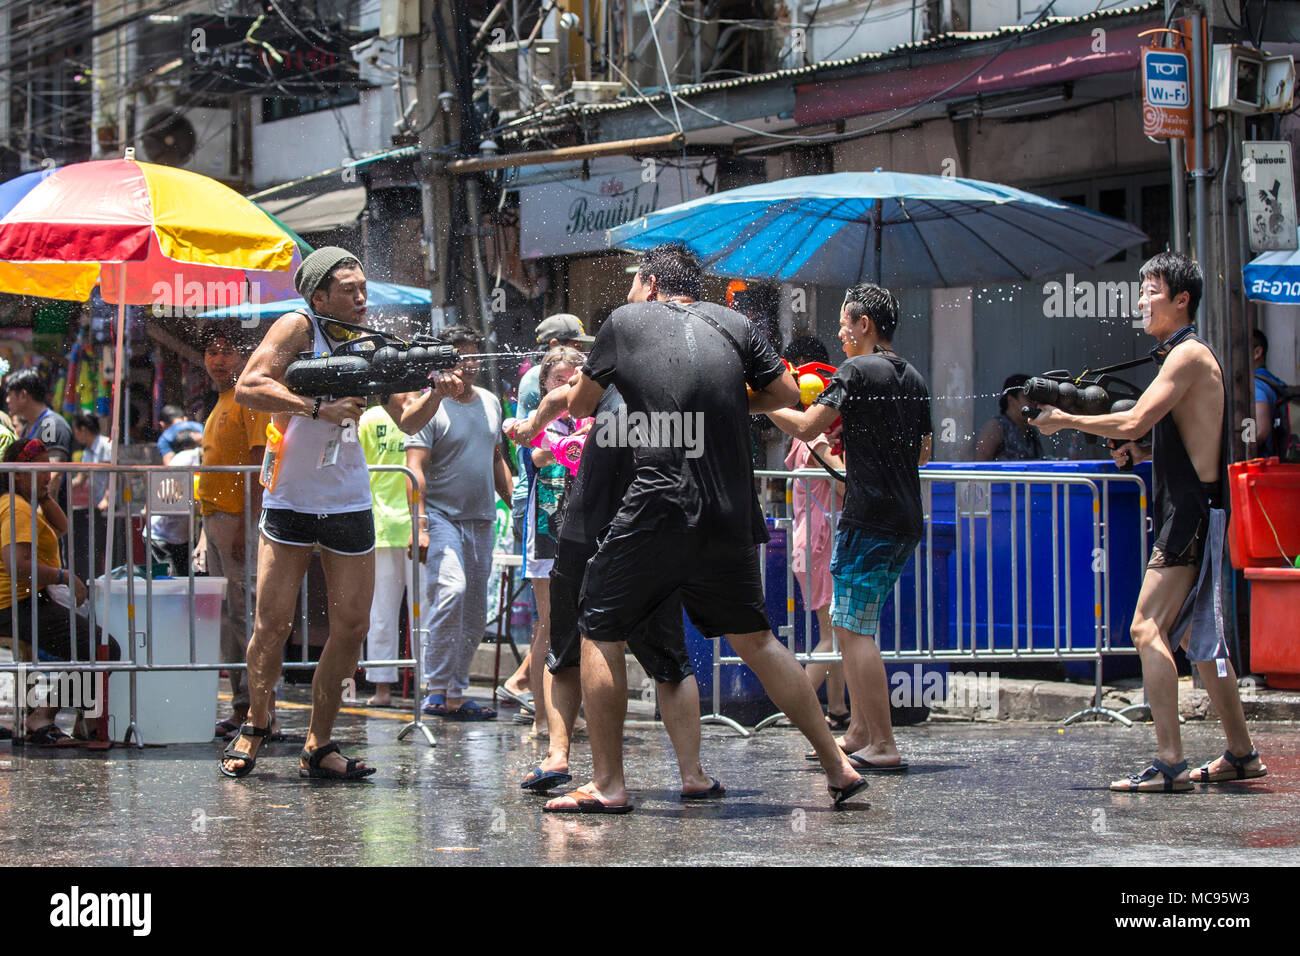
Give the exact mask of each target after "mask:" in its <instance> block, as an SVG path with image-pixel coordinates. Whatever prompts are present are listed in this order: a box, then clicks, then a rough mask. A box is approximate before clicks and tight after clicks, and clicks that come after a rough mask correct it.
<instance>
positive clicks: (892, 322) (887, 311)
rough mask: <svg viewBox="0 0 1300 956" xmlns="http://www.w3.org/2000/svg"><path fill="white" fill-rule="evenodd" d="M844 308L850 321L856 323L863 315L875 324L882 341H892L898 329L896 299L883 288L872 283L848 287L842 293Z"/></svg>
mask: <svg viewBox="0 0 1300 956" xmlns="http://www.w3.org/2000/svg"><path fill="white" fill-rule="evenodd" d="M844 308H846V309H848V311H849V319H850V320H851V321H854V322H857V321H859V320H860V319H861V318H862V317H863V316H864V315H865V316H866V317H867V318H869V319H870V320H871V321H872V322H874V323H875V326H876V330H877V331H878V332H879V333H880V337H881V338H882V339H884V340H885V341H886V342H892V341H893V340H894V330H895V329H897V328H898V312H899V306H898V298H897V297H896V296H895V295H894V293H892V292H890V291H889V290H888V289H886V288H885V287H884V286H879V285H876V284H875V283H874V282H863V283H861V284H859V285H855V286H849V290H848V291H847V292H845V293H844Z"/></svg>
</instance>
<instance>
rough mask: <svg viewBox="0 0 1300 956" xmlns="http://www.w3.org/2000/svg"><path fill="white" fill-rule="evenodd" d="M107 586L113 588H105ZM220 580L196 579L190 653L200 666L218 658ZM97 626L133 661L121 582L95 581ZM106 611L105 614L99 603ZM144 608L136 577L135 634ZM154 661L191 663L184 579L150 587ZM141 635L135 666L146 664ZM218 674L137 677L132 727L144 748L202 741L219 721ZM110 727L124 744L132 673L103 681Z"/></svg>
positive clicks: (140, 580)
mask: <svg viewBox="0 0 1300 956" xmlns="http://www.w3.org/2000/svg"><path fill="white" fill-rule="evenodd" d="M110 587H111V590H110ZM225 596H226V579H225V578H209V577H196V578H195V579H194V651H195V658H194V659H195V660H196V661H197V662H198V663H201V664H215V663H218V662H219V661H220V660H221V657H220V654H221V607H222V604H223V603H224V601H225ZM95 599H96V605H95V614H96V621H97V623H98V624H99V626H100V627H102V628H104V629H105V630H107V631H108V633H109V634H111V635H112V636H113V637H114V638H116V639H117V643H118V644H119V645H121V647H122V656H123V658H129V657H130V656H131V650H130V640H129V639H128V636H127V635H128V628H127V621H126V581H125V580H116V581H112V582H111V584H110V582H109V581H108V579H107V578H104V577H100V578H97V579H96V580H95ZM106 602H107V604H108V609H107V611H105V603H106ZM148 608H149V604H148V603H147V601H146V591H145V582H144V579H143V578H136V579H135V624H136V630H137V631H140V632H143V631H145V629H146V627H147V625H148V622H149V617H148ZM152 608H153V618H152V620H153V631H152V632H151V634H150V635H149V642H150V643H151V644H152V645H153V663H154V664H184V663H186V662H187V661H189V659H190V628H189V579H188V578H178V579H164V580H155V581H154V582H153V601H152ZM148 653H149V652H148V647H147V646H146V644H145V637H144V636H143V634H141V635H138V636H137V638H136V648H135V658H136V661H137V663H139V664H145V663H147V662H148ZM217 682H218V678H217V671H216V670H210V671H158V672H156V673H140V674H137V675H136V726H137V727H138V728H139V730H140V736H141V738H142V739H143V741H144V742H145V743H146V744H191V743H208V742H210V741H211V740H212V728H213V727H214V726H215V725H216V722H217ZM108 714H109V730H110V731H111V732H112V738H113V739H114V740H116V741H120V740H122V737H123V735H124V734H125V733H126V729H127V727H128V726H130V723H131V716H130V715H131V684H130V675H129V674H125V673H115V674H112V675H111V676H110V677H109V681H108Z"/></svg>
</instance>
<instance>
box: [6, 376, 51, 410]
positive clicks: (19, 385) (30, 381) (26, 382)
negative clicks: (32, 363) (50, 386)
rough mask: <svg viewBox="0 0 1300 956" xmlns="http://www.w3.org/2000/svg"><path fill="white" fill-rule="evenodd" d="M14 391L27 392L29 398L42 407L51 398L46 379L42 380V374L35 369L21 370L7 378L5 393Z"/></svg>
mask: <svg viewBox="0 0 1300 956" xmlns="http://www.w3.org/2000/svg"><path fill="white" fill-rule="evenodd" d="M14 390H17V391H20V392H26V393H27V396H28V397H29V398H30V399H31V400H32V401H34V402H38V403H40V404H41V405H44V404H46V401H45V400H46V399H47V398H48V397H49V391H48V390H47V389H46V387H45V379H43V378H41V373H40V372H38V371H36V369H34V368H20V369H18V371H16V372H10V373H9V374H8V375H7V376H5V391H6V392H12V391H14Z"/></svg>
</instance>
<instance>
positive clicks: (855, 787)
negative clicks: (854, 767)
mask: <svg viewBox="0 0 1300 956" xmlns="http://www.w3.org/2000/svg"><path fill="white" fill-rule="evenodd" d="M868 786H870V784H868V783H867V779H866V778H865V777H859V778H858V782H857V783H851V784H849V785H848V786H847V787H832V786H831V785H830V784H827V785H826V789H827V790H828V791H830V795H831V796H832V797H833V798H834V799H835V803H834V807H835V809H836V810H838V809H839V808H840V807H842V806H844V804H846V803H848V802H849V801H850V800H852V799H853V798H854V797H856V796H857V795H858V794H859V793H861V792H862V791H863V790H865V789H867V787H868Z"/></svg>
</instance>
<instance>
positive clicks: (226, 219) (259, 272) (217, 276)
mask: <svg viewBox="0 0 1300 956" xmlns="http://www.w3.org/2000/svg"><path fill="white" fill-rule="evenodd" d="M295 239H296V237H294V236H292V235H291V234H290V233H288V232H287V231H286V230H285V229H284V228H283V227H282V226H280V225H279V224H278V223H276V222H275V221H274V220H273V219H272V217H271V216H270V215H269V214H267V213H266V212H264V211H263V210H262V209H260V208H259V207H258V206H257V205H255V204H254V203H252V202H250V201H249V200H247V199H245V198H244V197H243V196H241V195H239V193H237V192H235V191H234V190H233V189H230V188H229V187H228V186H224V185H222V184H221V183H219V182H217V181H216V180H213V179H209V178H208V177H206V176H200V175H199V174H197V173H192V172H189V171H188V170H184V169H175V168H173V167H171V166H159V165H155V164H153V163H138V162H136V161H135V160H134V159H132V158H130V157H129V156H128V158H126V159H115V160H99V161H95V162H88V163H75V164H73V165H71V166H63V167H60V168H57V169H53V170H43V171H41V172H36V173H28V174H27V175H25V176H19V177H17V178H16V179H12V180H10V181H9V182H6V183H3V184H0V292H10V293H15V294H18V295H32V296H40V297H43V298H50V299H71V300H73V301H78V302H84V301H85V300H86V299H88V298H89V297H90V292H91V290H92V289H93V288H94V287H95V286H96V285H98V286H99V287H100V294H101V295H102V296H103V298H104V301H106V302H109V303H112V304H115V305H120V304H122V303H125V304H128V305H159V306H164V307H176V306H221V305H239V304H241V303H244V302H250V301H251V302H262V301H270V300H274V299H282V298H286V297H289V296H292V295H294V294H295V292H294V288H293V283H292V275H293V272H292V270H293V269H294V268H296V266H297V264H298V262H300V261H301V258H302V254H303V253H302V252H300V250H299V249H298V248H297V247H296V245H295V242H294V240H295ZM308 251H310V250H308ZM122 266H126V268H125V269H122V268H121V267H122ZM123 289H125V295H123V294H122V290H123Z"/></svg>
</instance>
